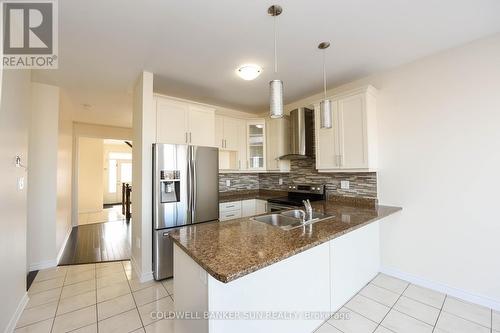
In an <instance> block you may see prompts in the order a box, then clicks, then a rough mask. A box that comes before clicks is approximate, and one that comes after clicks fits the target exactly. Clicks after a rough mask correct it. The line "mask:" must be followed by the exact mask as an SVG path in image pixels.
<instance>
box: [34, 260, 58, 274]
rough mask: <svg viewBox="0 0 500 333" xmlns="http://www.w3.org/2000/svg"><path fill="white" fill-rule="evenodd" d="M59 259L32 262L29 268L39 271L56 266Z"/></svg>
mask: <svg viewBox="0 0 500 333" xmlns="http://www.w3.org/2000/svg"><path fill="white" fill-rule="evenodd" d="M56 266H57V259H50V260H43V261H39V262H34V263H32V264H30V266H29V270H30V272H31V271H39V270H42V269H46V268H51V267H56Z"/></svg>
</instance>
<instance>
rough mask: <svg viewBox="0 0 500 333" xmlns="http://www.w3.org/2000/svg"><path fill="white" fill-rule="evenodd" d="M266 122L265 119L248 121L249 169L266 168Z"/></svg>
mask: <svg viewBox="0 0 500 333" xmlns="http://www.w3.org/2000/svg"><path fill="white" fill-rule="evenodd" d="M265 133H266V122H265V120H259V121H249V122H248V123H247V135H248V138H247V145H248V147H247V148H248V149H247V152H248V169H249V170H264V169H265V168H266V162H265V161H266V159H265V156H266V135H265Z"/></svg>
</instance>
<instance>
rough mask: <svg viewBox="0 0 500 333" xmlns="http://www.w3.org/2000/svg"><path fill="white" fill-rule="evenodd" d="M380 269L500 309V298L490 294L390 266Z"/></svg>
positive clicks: (475, 302) (442, 291)
mask: <svg viewBox="0 0 500 333" xmlns="http://www.w3.org/2000/svg"><path fill="white" fill-rule="evenodd" d="M380 271H381V272H382V273H384V274H387V275H391V276H394V277H397V278H399V279H401V280H405V281H408V282H411V283H413V284H416V285H418V286H421V287H425V288H428V289H432V290H435V291H438V292H441V293H443V294H448V295H450V296H453V297H456V298H460V299H462V300H464V301H467V302H471V303H474V304H478V305H482V306H485V307H488V308H492V309H493V310H496V311H500V300H497V299H493V298H491V297H488V296H484V295H479V294H475V293H472V292H469V291H466V290H462V289H459V288H455V287H451V286H449V285H446V284H444V283H441V282H435V281H431V280H428V279H426V278H423V277H420V276H416V275H413V274H409V273H405V272H401V271H399V270H397V269H394V268H390V267H381V269H380Z"/></svg>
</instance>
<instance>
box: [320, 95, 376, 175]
mask: <svg viewBox="0 0 500 333" xmlns="http://www.w3.org/2000/svg"><path fill="white" fill-rule="evenodd" d="M375 94H376V90H375V88H373V87H371V86H368V87H365V88H362V89H357V90H353V91H350V92H346V93H343V94H341V95H340V94H339V95H335V96H333V97H331V100H332V105H333V126H332V128H329V129H323V128H321V127H320V121H319V119H320V114H319V104H316V105H315V107H314V109H315V132H316V168H317V169H318V171H320V172H339V171H340V172H346V171H352V172H356V171H358V172H365V171H376V167H377V165H376V164H377V161H376V159H377V124H376V100H375Z"/></svg>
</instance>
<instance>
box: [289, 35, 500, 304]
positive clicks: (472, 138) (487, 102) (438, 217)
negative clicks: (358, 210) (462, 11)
mask: <svg viewBox="0 0 500 333" xmlns="http://www.w3.org/2000/svg"><path fill="white" fill-rule="evenodd" d="M367 83H370V84H373V85H374V86H375V87H377V88H379V89H380V91H379V96H378V99H377V101H378V103H377V104H378V105H377V113H378V116H377V117H378V126H379V166H380V168H379V170H380V171H379V172H378V187H379V199H380V202H381V203H383V204H392V205H398V206H402V207H403V212H402V213H401V214H398V215H397V216H394V217H392V218H390V219H389V220H387V221H386V222H384V223H382V224H381V227H382V228H381V246H382V263H383V265H384V266H385V267H386V268H390V269H392V270H393V272H403V273H406V274H408V275H407V276H408V277H414V278H416V279H419V280H420V281H427V282H429V285H434V286H441V287H445V288H446V289H448V290H452V291H455V292H456V294H457V295H458V294H460V295H461V296H463V297H467V298H468V299H469V300H476V301H477V302H482V303H483V304H485V305H490V306H495V307H497V308H500V283H499V281H500V265H499V264H498V259H497V254H498V253H500V242H499V235H500V223H499V222H498V209H497V207H498V202H499V194H498V193H499V189H500V177H499V176H498V172H499V170H500V152H499V148H500V93H499V91H500V35H496V36H493V37H490V38H487V39H483V40H479V41H477V42H474V43H471V44H467V45H464V46H462V47H459V48H455V49H451V50H449V51H446V52H443V53H440V54H437V55H434V56H431V57H427V58H424V59H421V60H419V61H416V62H413V63H411V64H408V65H405V66H402V67H399V68H397V69H394V70H392V71H390V72H387V73H382V74H379V75H375V76H372V77H369V78H365V79H363V80H359V81H357V82H353V83H351V84H349V85H346V86H343V87H340V88H338V89H335V90H336V91H338V90H343V89H348V88H350V87H354V86H359V85H362V84H367ZM319 98H320V95H316V96H313V97H311V98H308V99H306V100H303V101H299V102H297V103H294V104H293V105H289V106H288V107H287V109H288V110H289V109H291V108H293V107H294V106H297V105H299V104H302V105H304V103H308V102H310V101H312V100H318V99H319ZM475 296H479V297H475Z"/></svg>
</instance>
